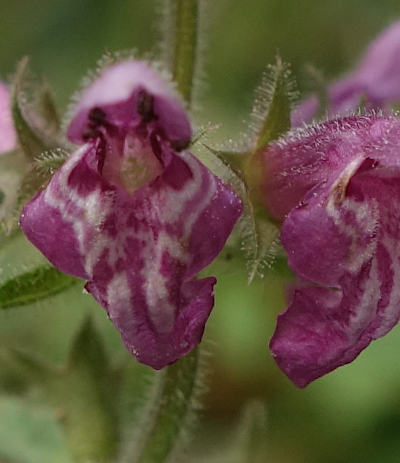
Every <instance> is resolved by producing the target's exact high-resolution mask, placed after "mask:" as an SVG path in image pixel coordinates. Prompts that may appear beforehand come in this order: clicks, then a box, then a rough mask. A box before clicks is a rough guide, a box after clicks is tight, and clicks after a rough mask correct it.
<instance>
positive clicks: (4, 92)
mask: <svg viewBox="0 0 400 463" xmlns="http://www.w3.org/2000/svg"><path fill="white" fill-rule="evenodd" d="M16 143H17V141H16V134H15V130H14V126H13V122H12V117H11V101H10V92H9V91H8V89H7V87H6V86H5V85H3V84H2V83H1V82H0V154H1V153H4V152H6V151H11V150H12V149H14V148H15V146H16Z"/></svg>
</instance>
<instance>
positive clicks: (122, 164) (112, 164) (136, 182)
mask: <svg viewBox="0 0 400 463" xmlns="http://www.w3.org/2000/svg"><path fill="white" fill-rule="evenodd" d="M112 151H113V152H111V153H107V155H106V160H105V163H104V168H103V175H104V177H105V178H107V179H108V180H109V181H111V182H112V183H114V184H117V185H119V186H120V187H122V188H123V189H124V190H125V191H126V192H127V193H129V194H132V193H134V192H135V191H136V190H138V189H139V188H141V187H142V186H144V185H146V184H147V183H149V182H151V181H152V180H154V179H155V178H156V177H157V176H158V175H160V173H161V172H162V170H163V166H162V164H161V162H160V161H159V160H158V158H157V157H156V156H155V154H154V152H153V150H152V148H151V145H150V144H149V143H146V141H145V140H142V139H141V138H139V137H137V136H134V135H127V137H126V138H125V142H124V147H123V153H122V156H121V155H120V154H117V153H115V152H114V150H112Z"/></svg>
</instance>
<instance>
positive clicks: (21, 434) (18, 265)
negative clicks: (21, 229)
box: [0, 0, 400, 463]
mask: <svg viewBox="0 0 400 463" xmlns="http://www.w3.org/2000/svg"><path fill="white" fill-rule="evenodd" d="M213 3H214V4H213ZM157 13H158V3H157V2H155V1H154V0H152V1H150V0H142V1H134V0H131V1H126V0H120V1H118V2H116V1H114V2H111V1H106V0H79V1H78V0H13V1H11V0H0V34H1V52H0V76H1V77H2V78H3V79H7V77H9V76H10V75H11V74H12V73H13V71H14V69H15V65H16V62H17V60H19V59H20V58H21V57H23V56H25V55H28V56H30V58H31V63H32V65H33V67H34V69H35V70H37V71H38V72H40V73H43V74H45V75H46V76H47V79H48V81H49V82H50V85H51V88H52V90H53V91H54V94H55V97H56V100H57V102H58V104H59V106H60V108H61V110H62V111H63V110H64V109H65V107H66V105H67V103H68V98H69V96H70V95H71V94H72V93H73V92H74V90H75V89H76V88H77V86H78V84H79V82H80V80H81V77H82V76H83V75H84V74H85V73H86V72H87V70H88V69H90V68H93V67H94V66H95V63H96V60H97V59H99V58H100V57H101V56H102V54H103V53H104V52H105V51H106V50H111V51H116V50H119V49H130V48H136V49H137V51H138V53H139V54H140V53H144V52H145V51H148V50H150V51H151V50H153V51H154V50H156V45H155V44H156V39H157V28H156V24H157V19H158V14H157ZM399 16H400V7H399V3H398V1H395V0H380V1H379V2H377V1H376V0H346V1H342V0H336V1H328V0H301V1H300V0H247V1H246V2H243V1H241V0H218V1H215V2H211V0H210V12H209V18H208V19H209V27H208V29H209V34H208V43H207V50H208V51H207V53H206V54H205V56H204V58H205V65H206V66H205V73H204V79H203V83H202V86H203V89H202V91H203V98H202V100H201V108H200V109H199V110H198V111H197V114H196V118H197V119H196V120H197V122H198V123H199V124H200V123H204V122H208V121H211V122H213V123H215V122H218V123H222V124H223V126H222V128H221V129H220V130H219V131H218V132H217V134H216V137H217V138H219V141H224V139H225V138H226V137H232V138H234V135H235V134H237V131H238V130H241V129H244V128H245V123H244V122H243V121H244V120H246V119H247V118H248V114H249V111H250V109H251V105H252V94H253V90H254V87H255V86H256V85H257V83H258V81H259V79H260V75H261V73H262V71H263V69H264V67H265V65H266V64H268V63H272V62H273V61H274V56H275V54H276V52H277V51H279V53H280V54H281V55H282V56H283V58H284V59H285V60H286V61H289V62H290V63H292V66H293V71H294V74H295V76H296V78H297V80H298V84H299V88H300V90H301V91H302V92H307V88H308V85H307V78H306V73H305V65H307V64H313V65H315V66H316V67H318V68H319V69H321V70H322V71H323V73H324V74H325V75H326V76H327V78H329V79H332V78H334V77H335V76H338V75H340V74H341V73H343V72H345V71H346V69H349V68H350V67H351V66H353V65H354V63H355V62H356V59H357V57H358V56H360V54H361V53H362V51H363V49H364V48H365V46H366V44H368V42H369V41H370V40H371V39H372V38H373V37H374V36H376V34H377V33H378V32H379V31H381V30H382V29H383V28H384V27H385V26H386V25H388V24H389V23H390V22H391V21H393V20H395V19H396V18H397V17H399ZM399 81H400V76H399ZM40 259H41V258H40V256H38V254H37V253H36V252H35V251H34V250H33V249H32V247H31V246H30V245H29V244H28V243H26V242H25V241H24V240H23V239H22V238H19V239H17V240H16V241H13V242H12V243H10V244H9V245H7V246H6V247H5V248H3V249H1V250H0V280H4V279H6V278H7V276H8V275H10V274H16V273H18V272H19V271H21V269H24V268H26V267H27V266H28V267H30V266H33V265H34V263H35V262H37V261H38V260H40ZM208 273H212V274H216V275H217V276H218V278H219V283H218V285H217V295H216V297H217V303H216V306H215V309H214V311H213V314H212V317H211V319H210V322H209V324H208V325H207V329H206V336H205V338H206V340H205V344H206V345H207V350H208V351H209V352H210V357H209V364H210V367H209V370H210V371H209V377H208V382H209V390H208V392H207V393H206V395H205V405H204V411H203V418H202V420H201V423H200V431H201V432H199V433H196V439H195V440H194V442H193V448H192V450H191V451H190V452H189V454H188V456H187V461H189V462H192V461H193V462H203V461H204V462H205V461H207V462H211V461H215V462H221V463H224V462H228V463H235V462H236V461H238V462H239V461H244V460H240V458H239V457H238V455H239V453H237V452H236V453H235V452H234V451H233V453H232V451H231V452H230V451H229V449H231V450H232V449H234V443H233V442H236V441H237V439H235V436H236V434H235V433H237V432H238V429H239V430H240V424H235V423H236V422H239V421H240V416H241V413H242V412H241V410H243V407H244V406H245V404H246V403H247V401H248V400H250V399H254V398H259V399H262V400H263V401H264V402H265V404H266V421H267V426H266V429H265V430H264V431H262V432H261V433H260V436H259V439H258V440H259V442H258V444H261V445H260V446H261V447H262V448H261V450H260V456H259V457H258V458H259V459H258V460H257V461H260V462H261V461H262V462H264V461H265V462H271V463H314V462H315V463H317V462H324V463H341V462H343V463H347V462H365V463H368V462H384V463H398V462H400V360H399V351H400V333H399V330H398V328H395V329H394V330H393V331H392V332H391V333H390V334H388V335H387V336H386V337H385V338H384V339H382V340H380V341H377V342H375V343H373V344H372V345H371V346H370V347H369V348H368V349H367V350H366V351H365V352H363V353H362V354H361V356H360V357H359V358H358V359H357V360H356V361H355V362H353V363H352V364H351V365H349V366H346V367H342V368H340V369H339V370H337V371H335V372H333V373H331V374H330V375H328V376H327V377H325V378H323V379H321V380H318V381H316V382H315V383H313V384H311V385H310V386H309V387H307V388H306V389H305V390H298V389H296V388H295V387H294V386H293V385H292V384H291V383H290V382H289V381H288V380H287V379H286V378H285V377H284V375H283V374H282V373H281V372H280V371H279V370H278V368H277V367H276V366H275V364H274V362H273V361H272V359H271V358H270V356H269V353H268V350H267V343H268V339H269V337H270V336H271V334H272V331H273V329H274V323H275V316H276V314H277V313H278V312H279V311H281V310H282V309H283V308H284V295H283V293H284V289H283V288H284V285H285V283H286V280H285V279H284V278H283V277H281V276H279V274H278V273H277V272H274V271H269V272H267V274H266V277H265V279H264V280H263V281H257V282H256V283H254V284H252V285H251V286H250V287H248V286H247V284H246V274H245V270H244V264H243V262H242V261H241V260H240V258H237V257H234V259H228V258H227V256H226V255H224V256H222V257H221V258H220V259H219V261H218V262H217V263H216V264H213V266H212V267H211V268H210V269H209V270H208ZM81 293H82V289H81V288H72V289H71V290H69V291H68V293H66V294H63V295H61V296H57V297H55V298H53V299H52V300H49V301H46V302H43V303H40V304H38V305H36V306H34V307H25V308H20V309H17V310H13V311H10V312H7V313H5V314H4V313H1V314H0V339H1V341H0V346H1V347H10V346H11V347H22V348H24V349H26V350H27V351H29V352H31V353H33V354H37V355H40V356H43V357H44V358H46V359H48V360H49V361H51V362H54V363H56V364H59V365H61V364H63V363H64V361H65V358H66V355H67V351H68V347H69V345H70V343H71V339H72V337H73V335H74V332H75V331H76V330H77V328H78V326H79V325H80V323H81V322H82V320H83V318H84V316H85V314H87V312H90V313H92V315H93V317H94V318H95V322H96V326H97V327H98V329H99V330H100V332H101V334H102V335H103V337H104V339H105V341H106V345H107V348H108V351H109V354H110V356H111V357H112V358H113V359H118V358H119V356H122V355H123V352H124V351H123V347H122V346H121V343H120V341H119V337H118V334H117V333H116V332H115V331H114V330H113V328H112V327H111V325H110V323H109V322H108V320H107V319H106V317H105V313H104V311H103V309H101V308H100V307H99V306H97V305H96V304H95V303H93V302H92V301H91V299H90V297H89V296H86V295H83V294H81ZM132 362H134V360H132ZM0 384H1V385H2V386H3V387H2V391H3V392H2V393H1V395H0V462H1V463H6V462H7V463H8V462H11V463H13V462H19V463H50V462H51V463H70V460H69V457H68V453H67V451H66V449H65V445H64V443H63V440H62V436H61V432H60V430H59V428H58V425H57V422H56V419H55V414H54V410H52V409H51V408H50V407H45V406H44V405H43V401H42V399H41V398H40V394H39V393H38V392H37V391H35V390H34V389H33V390H32V391H29V393H28V394H27V395H24V396H23V397H21V396H20V395H17V394H14V393H11V391H10V388H9V387H8V386H9V385H8V383H7V371H5V370H4V369H3V370H1V371H0ZM238 420H239V421H238ZM232 439H233V440H232ZM210 453H211V454H212V455H213V458H214V459H211V457H210ZM254 458H256V457H254ZM251 461H256V460H255V459H254V460H249V462H248V463H250V462H251Z"/></svg>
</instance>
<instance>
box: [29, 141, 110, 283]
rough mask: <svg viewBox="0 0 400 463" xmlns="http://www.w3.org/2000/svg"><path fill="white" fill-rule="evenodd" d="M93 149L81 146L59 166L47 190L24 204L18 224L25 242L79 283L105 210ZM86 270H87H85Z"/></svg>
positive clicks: (106, 197) (107, 203)
mask: <svg viewBox="0 0 400 463" xmlns="http://www.w3.org/2000/svg"><path fill="white" fill-rule="evenodd" d="M95 157H96V146H95V145H92V144H88V145H84V146H82V147H81V148H80V149H79V150H78V151H76V152H75V153H74V154H73V155H72V156H70V158H69V159H68V160H67V161H66V162H65V164H64V165H63V166H62V168H61V169H59V170H58V171H57V172H56V174H55V175H54V176H53V178H52V179H51V181H50V183H49V185H48V186H47V188H46V189H45V190H43V191H40V192H39V193H38V194H37V195H36V196H35V197H34V198H33V199H32V200H31V201H29V202H28V203H27V204H26V205H25V207H24V209H23V211H22V214H21V217H20V225H21V228H22V230H23V232H24V233H25V235H26V236H27V238H28V239H29V240H30V241H31V242H32V243H33V244H34V245H35V246H36V247H37V248H38V249H40V251H41V252H42V253H43V254H44V255H45V256H46V257H47V259H48V260H49V261H50V262H51V263H52V264H53V265H54V266H55V267H57V268H58V269H60V270H61V271H63V272H65V273H69V274H71V275H74V276H76V277H79V278H84V279H87V278H88V276H89V275H90V262H88V257H87V253H88V251H89V250H90V249H91V248H92V246H93V245H94V242H95V240H97V238H98V233H97V228H98V226H99V225H100V223H101V221H102V219H103V217H104V214H103V211H106V210H107V209H108V208H110V207H111V204H112V197H111V195H110V194H111V192H110V193H109V195H106V194H105V190H104V188H103V180H102V179H101V177H100V176H99V175H98V173H97V171H96V169H95V164H96V160H95ZM88 269H89V271H88Z"/></svg>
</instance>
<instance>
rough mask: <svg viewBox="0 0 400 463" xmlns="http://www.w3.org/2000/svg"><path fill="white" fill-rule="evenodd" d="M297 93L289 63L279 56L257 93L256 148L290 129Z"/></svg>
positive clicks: (254, 114) (255, 112) (254, 112)
mask: <svg viewBox="0 0 400 463" xmlns="http://www.w3.org/2000/svg"><path fill="white" fill-rule="evenodd" d="M296 95H297V93H296V91H295V83H294V80H293V78H292V75H291V72H290V68H289V65H288V64H286V63H283V62H282V60H281V59H280V58H279V57H277V59H276V64H275V65H274V66H269V68H268V71H267V72H266V73H264V75H263V77H262V82H261V85H260V87H259V88H258V90H257V92H256V102H255V105H254V108H253V114H252V116H253V120H254V122H255V126H256V128H255V131H256V132H257V140H256V143H255V151H258V150H259V149H260V148H262V147H264V146H265V145H267V144H268V143H270V142H271V141H273V140H276V139H277V138H279V137H280V136H281V135H283V134H284V133H285V132H287V131H288V130H289V129H290V113H291V109H292V105H293V102H294V101H295V99H296Z"/></svg>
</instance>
